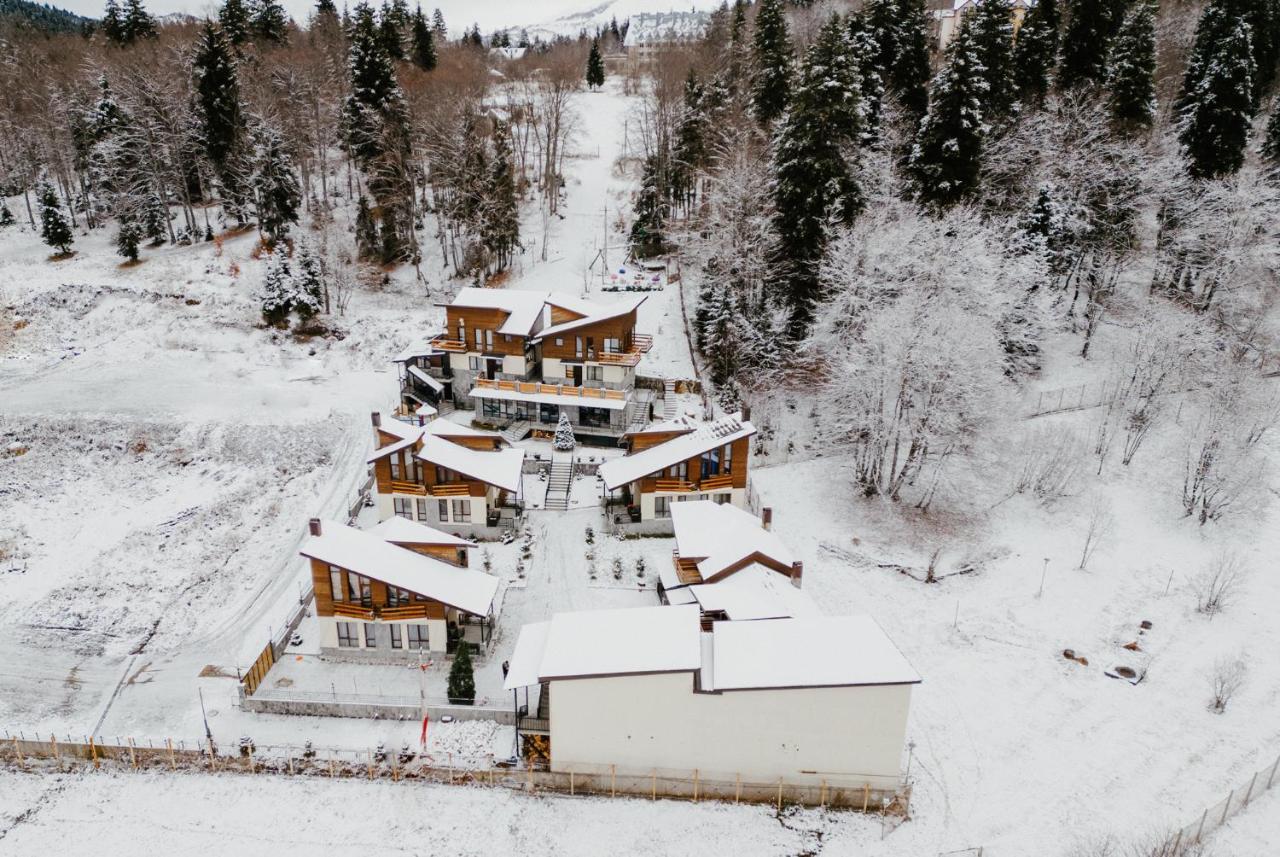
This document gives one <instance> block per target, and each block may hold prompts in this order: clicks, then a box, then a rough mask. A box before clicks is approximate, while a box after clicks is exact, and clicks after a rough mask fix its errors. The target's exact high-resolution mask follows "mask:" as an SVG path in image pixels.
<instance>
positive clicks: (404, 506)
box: [391, 497, 413, 521]
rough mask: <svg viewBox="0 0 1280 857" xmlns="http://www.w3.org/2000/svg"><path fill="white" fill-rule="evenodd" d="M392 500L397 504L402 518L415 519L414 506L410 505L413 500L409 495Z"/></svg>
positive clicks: (397, 510)
mask: <svg viewBox="0 0 1280 857" xmlns="http://www.w3.org/2000/svg"><path fill="white" fill-rule="evenodd" d="M391 502H392V504H393V505H394V506H395V511H396V514H397V515H399V516H400V517H401V518H408V519H409V520H411V521H412V520H413V507H412V506H411V505H409V504H410V503H412V502H413V501H412V500H410V499H409V498H408V497H395V498H393V499H392V501H391Z"/></svg>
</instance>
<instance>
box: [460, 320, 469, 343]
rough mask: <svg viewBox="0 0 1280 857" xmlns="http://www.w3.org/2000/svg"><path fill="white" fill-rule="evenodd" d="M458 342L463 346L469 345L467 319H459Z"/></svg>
mask: <svg viewBox="0 0 1280 857" xmlns="http://www.w3.org/2000/svg"><path fill="white" fill-rule="evenodd" d="M458 341H459V342H461V343H462V344H463V345H466V344H467V320H466V319H465V318H460V319H458Z"/></svg>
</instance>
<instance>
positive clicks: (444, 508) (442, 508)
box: [436, 500, 449, 524]
mask: <svg viewBox="0 0 1280 857" xmlns="http://www.w3.org/2000/svg"><path fill="white" fill-rule="evenodd" d="M436 503H437V504H438V505H437V506H436V511H437V512H439V513H440V523H442V524H443V523H445V522H447V521H448V520H449V501H448V500H437V501H436Z"/></svg>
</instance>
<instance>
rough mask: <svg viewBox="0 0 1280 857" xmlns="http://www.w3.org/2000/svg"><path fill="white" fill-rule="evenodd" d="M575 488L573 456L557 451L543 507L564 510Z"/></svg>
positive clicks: (552, 463)
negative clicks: (570, 492) (570, 493)
mask: <svg viewBox="0 0 1280 857" xmlns="http://www.w3.org/2000/svg"><path fill="white" fill-rule="evenodd" d="M572 488H573V456H572V455H571V454H569V453H560V452H557V453H556V454H555V455H553V456H552V457H551V475H550V476H549V477H548V478H547V499H546V502H545V503H543V506H542V507H543V508H544V509H547V510H549V511H555V512H564V511H567V510H568V508H569V491H570V490H571V489H572Z"/></svg>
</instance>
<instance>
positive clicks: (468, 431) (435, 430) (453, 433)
mask: <svg viewBox="0 0 1280 857" xmlns="http://www.w3.org/2000/svg"><path fill="white" fill-rule="evenodd" d="M423 433H425V434H429V435H431V436H432V437H502V435H500V434H498V433H497V432H496V431H485V430H484V429H478V428H475V427H474V426H469V425H467V424H466V423H455V422H453V421H452V420H432V421H431V422H429V423H427V425H426V427H425V428H424V429H423Z"/></svg>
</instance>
